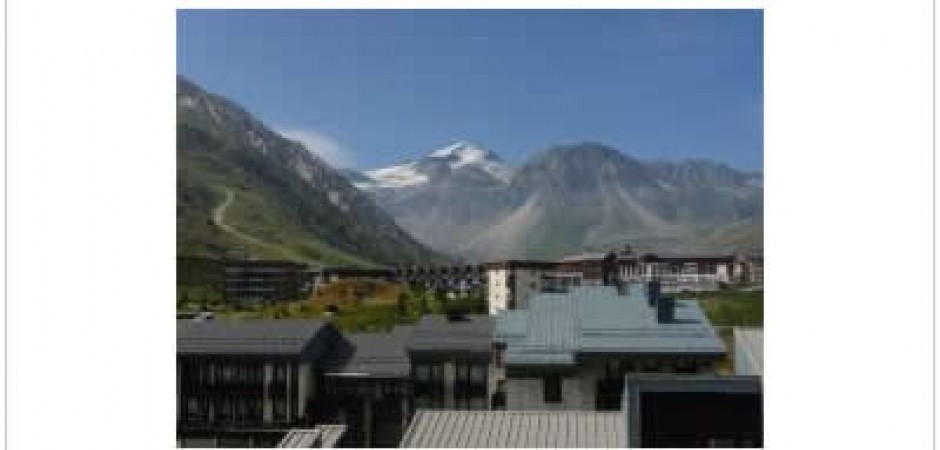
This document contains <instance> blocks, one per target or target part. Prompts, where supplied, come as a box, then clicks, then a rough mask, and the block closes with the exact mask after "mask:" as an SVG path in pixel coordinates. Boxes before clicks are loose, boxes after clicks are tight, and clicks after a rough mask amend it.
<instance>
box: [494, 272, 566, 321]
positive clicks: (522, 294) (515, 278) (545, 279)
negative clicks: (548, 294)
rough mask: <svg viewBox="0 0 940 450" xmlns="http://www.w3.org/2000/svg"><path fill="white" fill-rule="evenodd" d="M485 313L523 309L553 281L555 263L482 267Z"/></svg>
mask: <svg viewBox="0 0 940 450" xmlns="http://www.w3.org/2000/svg"><path fill="white" fill-rule="evenodd" d="M484 267H485V268H486V295H487V305H488V308H489V313H490V314H491V315H495V314H498V313H499V312H501V311H506V310H512V309H519V308H525V307H527V306H528V303H529V299H530V298H531V297H532V296H534V295H536V294H538V293H540V292H542V290H543V288H544V287H545V285H546V284H549V283H552V282H553V277H552V275H553V274H555V273H558V264H557V263H555V262H550V261H531V260H508V261H497V262H491V263H487V264H484Z"/></svg>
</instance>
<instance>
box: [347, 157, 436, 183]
mask: <svg viewBox="0 0 940 450" xmlns="http://www.w3.org/2000/svg"><path fill="white" fill-rule="evenodd" d="M364 175H365V176H367V177H369V178H371V179H372V181H371V182H360V183H356V187H358V188H360V189H364V188H365V189H368V188H401V187H407V186H415V185H419V184H424V183H427V182H428V180H429V179H430V178H429V177H428V176H427V175H426V174H424V173H421V172H420V171H419V170H418V167H417V163H414V162H409V163H405V164H401V165H398V166H392V167H385V168H382V169H376V170H369V171H366V172H364Z"/></svg>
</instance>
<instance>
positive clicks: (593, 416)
mask: <svg viewBox="0 0 940 450" xmlns="http://www.w3.org/2000/svg"><path fill="white" fill-rule="evenodd" d="M624 425H625V421H624V419H623V414H622V413H620V412H587V411H441V410H433V411H432V410H419V411H418V412H417V413H415V416H414V419H412V421H411V424H410V425H409V426H408V430H407V431H406V432H405V435H404V437H403V438H402V441H401V444H400V445H399V447H402V448H432V447H435V448H448V447H449V448H454V447H463V448H487V447H488V448H509V447H522V448H526V447H527V448H574V447H580V448H585V447H586V448H616V447H625V446H626V432H625V427H624Z"/></svg>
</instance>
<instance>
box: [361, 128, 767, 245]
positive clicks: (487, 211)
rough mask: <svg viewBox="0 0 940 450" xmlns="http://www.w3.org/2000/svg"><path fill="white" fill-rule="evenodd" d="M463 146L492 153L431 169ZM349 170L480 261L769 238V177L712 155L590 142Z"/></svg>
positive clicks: (439, 239)
mask: <svg viewBox="0 0 940 450" xmlns="http://www.w3.org/2000/svg"><path fill="white" fill-rule="evenodd" d="M455 148H456V149H464V148H471V149H473V151H472V152H471V153H473V154H474V155H486V157H485V158H484V157H477V158H468V157H460V156H457V157H454V158H456V159H461V158H463V160H467V161H472V162H468V163H465V164H463V165H459V166H458V167H454V166H455V164H453V163H450V164H447V165H446V167H445V168H443V169H439V168H435V169H429V168H430V167H436V166H433V165H434V164H440V162H439V159H440V156H441V155H443V154H448V153H454V151H453V149H455ZM448 149H451V150H450V151H448ZM486 164H490V165H491V166H489V169H490V170H487V166H486ZM495 164H498V165H499V169H498V170H495V171H494V170H492V167H493V166H492V165H495ZM491 172H496V173H498V174H500V176H494V175H492V173H491ZM351 176H355V177H356V180H357V182H356V185H357V186H358V187H360V188H361V189H364V190H366V191H368V192H370V193H371V194H372V195H373V196H374V197H375V198H376V200H377V201H378V203H379V204H380V205H382V207H383V208H385V209H386V210H387V211H388V212H389V213H390V214H391V215H392V216H393V217H395V219H396V221H398V223H399V224H401V225H402V226H403V227H404V228H405V229H407V230H409V231H411V232H412V233H413V234H414V235H415V236H418V237H419V239H421V240H422V241H423V242H425V243H426V244H428V245H430V246H432V247H434V248H436V249H439V250H441V251H445V252H448V253H451V254H455V255H459V256H461V257H463V258H466V259H470V260H484V259H494V258H510V257H512V258H555V257H559V256H562V255H564V254H568V253H572V252H578V251H581V250H583V249H585V248H603V247H612V246H622V245H624V244H631V245H634V246H637V247H641V248H642V247H646V248H651V249H657V250H685V251H754V250H758V249H760V248H762V246H763V242H762V241H763V231H762V229H763V187H762V179H761V176H760V175H759V174H753V173H746V172H741V171H737V170H734V169H731V168H729V167H727V166H724V165H720V164H715V163H711V162H708V161H682V162H642V161H639V160H637V159H634V158H632V157H630V156H628V155H625V154H623V153H622V152H620V151H618V150H616V149H613V148H610V147H607V146H604V145H601V144H594V143H583V144H577V145H568V146H558V147H553V148H549V149H547V150H544V151H542V152H540V153H537V154H536V155H534V156H533V157H532V158H531V159H530V160H529V161H528V162H526V163H525V164H523V165H522V167H520V168H518V169H517V170H513V169H511V168H509V167H506V166H505V165H503V164H502V163H500V162H499V158H498V157H497V156H495V155H494V154H492V153H491V152H487V151H484V150H481V149H478V148H476V147H474V146H472V145H469V144H455V145H454V146H451V147H447V148H445V149H441V150H438V151H435V152H432V153H431V154H430V155H428V156H427V157H425V158H423V159H421V160H419V161H414V162H408V163H405V164H402V165H399V166H393V167H391V168H386V169H378V170H373V171H368V172H364V173H361V174H351Z"/></svg>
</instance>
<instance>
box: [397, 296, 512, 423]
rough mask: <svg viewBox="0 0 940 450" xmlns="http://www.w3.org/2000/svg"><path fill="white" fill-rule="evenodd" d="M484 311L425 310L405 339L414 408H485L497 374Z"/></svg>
mask: <svg viewBox="0 0 940 450" xmlns="http://www.w3.org/2000/svg"><path fill="white" fill-rule="evenodd" d="M492 334H493V323H492V319H491V318H490V317H489V316H487V315H459V316H425V317H424V318H422V319H421V320H420V321H419V322H418V323H417V324H416V325H415V328H414V332H413V333H412V335H411V339H410V341H409V343H408V356H409V360H410V362H411V382H412V393H413V398H414V407H415V408H425V409H468V410H481V409H488V408H489V404H490V398H491V394H492V392H493V391H494V389H495V381H496V378H497V376H496V374H494V372H493V370H494V368H493V365H492V363H491V356H492V342H493V341H492Z"/></svg>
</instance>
